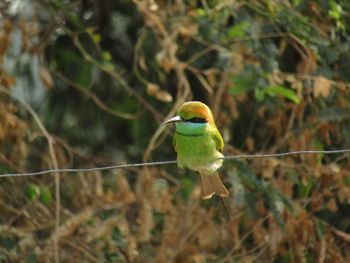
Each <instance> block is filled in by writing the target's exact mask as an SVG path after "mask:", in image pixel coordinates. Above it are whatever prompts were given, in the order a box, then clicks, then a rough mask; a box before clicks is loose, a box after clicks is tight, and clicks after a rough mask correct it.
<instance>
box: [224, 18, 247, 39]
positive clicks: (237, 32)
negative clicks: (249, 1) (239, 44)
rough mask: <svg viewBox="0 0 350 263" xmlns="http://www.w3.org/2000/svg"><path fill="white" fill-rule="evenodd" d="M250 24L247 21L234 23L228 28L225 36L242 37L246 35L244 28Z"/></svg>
mask: <svg viewBox="0 0 350 263" xmlns="http://www.w3.org/2000/svg"><path fill="white" fill-rule="evenodd" d="M249 26H250V22H249V21H244V22H243V23H241V24H238V25H234V26H232V27H230V28H229V30H228V32H227V35H226V38H227V39H230V38H235V37H244V36H245V35H246V32H245V29H246V28H247V27H249Z"/></svg>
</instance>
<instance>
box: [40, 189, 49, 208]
mask: <svg viewBox="0 0 350 263" xmlns="http://www.w3.org/2000/svg"><path fill="white" fill-rule="evenodd" d="M40 190H41V191H40V200H41V202H43V203H44V204H46V205H49V204H50V203H51V202H52V194H51V190H50V189H49V188H48V187H46V186H43V187H41V188H40Z"/></svg>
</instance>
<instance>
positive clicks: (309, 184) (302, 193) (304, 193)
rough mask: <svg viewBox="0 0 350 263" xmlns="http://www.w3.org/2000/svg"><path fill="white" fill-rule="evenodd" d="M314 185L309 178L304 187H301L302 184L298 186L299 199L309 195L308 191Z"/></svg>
mask: <svg viewBox="0 0 350 263" xmlns="http://www.w3.org/2000/svg"><path fill="white" fill-rule="evenodd" d="M313 185H314V182H313V180H312V179H311V178H309V179H308V180H307V182H306V185H303V184H302V183H300V184H299V187H298V194H299V196H300V197H307V196H309V194H310V191H311V189H312V187H313Z"/></svg>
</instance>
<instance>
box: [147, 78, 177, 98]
mask: <svg viewBox="0 0 350 263" xmlns="http://www.w3.org/2000/svg"><path fill="white" fill-rule="evenodd" d="M147 94H148V95H149V96H151V97H155V98H156V99H157V100H160V101H162V102H172V101H173V97H172V96H171V95H170V93H169V92H167V91H165V90H162V89H161V88H160V87H159V86H158V85H157V84H155V83H151V82H149V83H147Z"/></svg>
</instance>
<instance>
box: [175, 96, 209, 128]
mask: <svg viewBox="0 0 350 263" xmlns="http://www.w3.org/2000/svg"><path fill="white" fill-rule="evenodd" d="M177 115H179V116H180V117H181V118H183V119H184V120H189V119H192V118H195V117H197V118H202V119H206V120H207V121H208V123H210V124H214V118H213V114H212V113H211V110H210V108H209V107H208V106H207V105H205V104H204V103H202V102H200V101H189V102H185V103H184V104H182V106H181V107H180V108H179V109H178V110H177Z"/></svg>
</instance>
